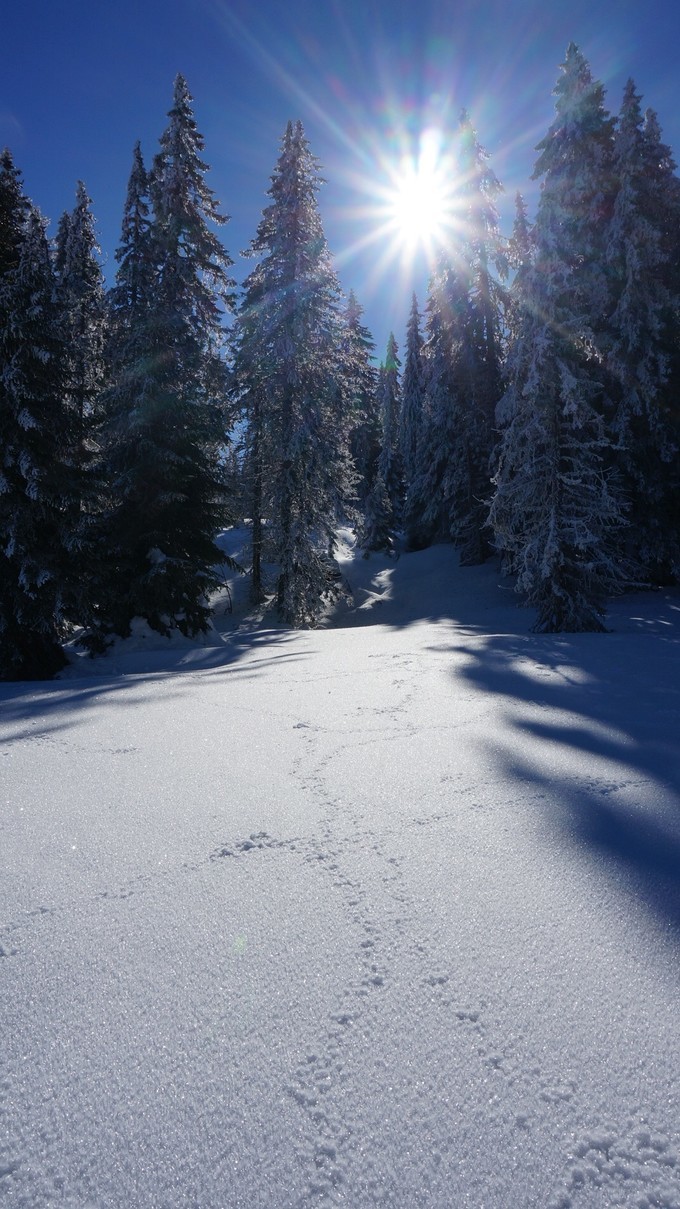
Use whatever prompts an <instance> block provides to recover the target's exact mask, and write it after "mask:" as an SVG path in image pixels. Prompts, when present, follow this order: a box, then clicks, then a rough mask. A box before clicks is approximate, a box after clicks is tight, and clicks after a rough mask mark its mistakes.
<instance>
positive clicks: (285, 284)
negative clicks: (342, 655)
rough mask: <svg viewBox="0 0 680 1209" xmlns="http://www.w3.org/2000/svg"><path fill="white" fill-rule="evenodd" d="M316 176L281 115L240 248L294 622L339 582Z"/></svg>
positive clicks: (335, 458) (339, 331) (332, 351)
mask: <svg viewBox="0 0 680 1209" xmlns="http://www.w3.org/2000/svg"><path fill="white" fill-rule="evenodd" d="M320 184H321V180H320V177H319V170H318V163H317V161H316V159H315V158H314V156H313V155H312V154H311V152H310V149H309V145H308V143H307V140H306V138H305V134H304V130H303V128H302V124H301V123H300V122H296V123H295V124H293V123H292V122H289V123H288V126H287V128H286V131H285V134H284V137H283V141H282V147H281V154H280V156H279V159H278V161H277V163H276V166H275V169H274V173H273V176H272V181H271V186H270V189H269V196H270V198H271V204H270V205H269V206H268V207H267V208H266V209H265V211H264V212H263V216H262V219H261V222H260V225H259V227H258V230H257V234H256V236H255V238H254V240H253V242H252V244H251V246H250V249H249V252H250V254H251V255H252V256H254V257H257V258H258V263H257V265H256V267H255V269H254V270H253V271H252V272H251V274H250V275H249V278H248V282H247V284H246V296H245V299H244V305H243V307H242V308H241V312H240V316H239V323H238V331H237V344H238V342H239V341H240V342H241V352H240V364H241V374H242V380H245V381H246V382H247V389H248V391H249V392H250V394H251V397H252V398H253V400H257V401H258V406H260V405H261V409H262V411H261V420H260V425H261V432H262V435H263V439H265V440H266V443H267V448H268V450H269V451H270V455H269V456H270V457H271V520H272V542H273V547H274V552H275V553H274V556H275V558H276V561H277V562H278V563H279V567H280V572H279V579H278V584H277V604H278V607H279V611H280V613H281V616H282V617H283V619H284V620H285V621H287V622H288V623H289V624H290V625H293V626H304V625H313V624H315V623H316V622H317V621H318V619H319V617H320V614H321V610H322V607H323V602H324V600H325V599H328V598H329V597H332V596H334V595H335V594H336V592H337V582H336V577H335V574H334V569H333V564H332V559H333V554H334V551H335V546H336V526H337V523H338V519H339V517H340V516H341V515H342V512H343V510H344V508H345V506H346V502H347V500H348V498H349V497H350V496H351V494H352V488H353V476H352V472H351V463H350V459H349V454H348V431H347V429H348V412H349V409H348V406H347V401H346V397H344V393H343V384H344V383H345V376H344V368H343V365H342V335H343V323H342V317H341V311H340V288H339V285H338V281H337V278H336V275H335V273H334V271H333V268H332V264H331V258H330V253H329V250H328V246H327V243H326V239H325V237H324V233H323V227H322V223H321V218H320V215H319V211H318V206H317V200H316V199H317V193H318V189H319V186H320ZM238 356H239V354H238V353H237V358H238Z"/></svg>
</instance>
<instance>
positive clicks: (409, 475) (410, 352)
mask: <svg viewBox="0 0 680 1209" xmlns="http://www.w3.org/2000/svg"><path fill="white" fill-rule="evenodd" d="M401 390H402V401H401V417H400V423H399V436H400V448H401V459H402V466H403V470H404V485H405V492H406V494H407V496H408V491H409V489H410V485H411V483H412V481H413V477H414V474H415V469H416V460H417V451H418V440H419V436H420V430H421V425H422V418H423V394H424V380H423V337H422V334H421V331H420V314H419V312H418V300H417V298H416V296H415V294H414V295H413V298H412V300H411V311H410V314H409V318H408V324H407V326H406V355H405V357H404V372H403V375H402V383H401Z"/></svg>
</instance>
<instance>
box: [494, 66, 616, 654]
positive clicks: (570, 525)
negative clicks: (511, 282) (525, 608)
mask: <svg viewBox="0 0 680 1209" xmlns="http://www.w3.org/2000/svg"><path fill="white" fill-rule="evenodd" d="M555 95H556V98H557V99H556V117H555V120H554V122H553V124H552V125H551V127H550V129H549V131H548V134H547V135H546V137H545V138H544V139H543V140H542V142H541V143H539V151H540V156H539V159H538V162H537V165H536V171H535V175H536V176H539V177H542V178H543V181H542V190H541V198H540V202H539V207H538V215H537V219H536V225H535V228H534V236H535V263H534V265H533V266H532V267H531V268H530V269H529V270H528V273H527V276H526V279H525V286H524V287H523V297H522V299H521V303H522V319H521V325H520V331H519V334H518V337H517V339H516V341H515V344H514V346H513V349H512V351H511V354H510V362H509V370H508V382H509V384H508V389H507V392H506V396H505V398H504V400H503V403H502V412H503V415H504V416H505V418H506V420H507V426H506V428H505V431H504V434H503V438H502V442H501V449H500V463H499V469H498V472H497V474H496V478H495V485H496V492H495V496H494V498H493V502H492V506H491V522H492V524H493V528H494V532H495V535H496V541H497V543H498V545H499V546H500V547H501V549H502V550H503V551H504V553H505V555H506V557H507V559H508V562H509V566H510V567H511V569H512V570H514V572H515V573H516V575H517V588H518V590H519V591H521V592H523V593H525V595H526V598H527V601H528V602H529V603H530V604H532V605H535V606H536V608H537V610H538V618H537V622H536V626H535V628H536V629H537V630H539V631H548V632H557V631H561V630H566V631H574V630H601V629H603V628H604V627H603V613H604V607H605V601H606V597H607V595H608V594H609V593H610V592H612V591H613V590H614V589H615V588H616V587H617V586H619V585H620V583H621V581H622V572H621V568H620V565H619V563H618V561H617V557H616V545H615V542H616V538H617V535H618V533H619V532H620V529H621V526H622V525H623V523H624V518H623V515H622V509H621V504H620V501H619V499H618V497H617V495H616V492H615V490H614V489H613V486H612V483H611V480H610V479H609V478H608V476H607V473H606V464H607V461H606V459H607V455H608V452H609V442H608V438H607V433H606V429H605V421H604V414H605V410H606V404H607V399H606V394H605V389H604V385H603V383H604V381H605V378H606V375H605V374H604V367H603V366H602V364H601V359H600V357H599V354H598V346H599V342H600V333H599V332H598V331H597V330H596V329H595V328H594V327H593V320H594V319H595V320H596V319H597V318H598V317H600V316H602V315H603V314H606V301H607V296H608V294H607V278H606V272H605V261H604V241H605V229H606V218H607V199H608V197H609V191H610V185H611V141H612V123H611V120H610V119H609V117H608V115H607V114H606V112H605V109H604V103H603V96H604V93H603V89H602V86H601V85H600V84H598V83H596V82H594V81H593V79H592V77H591V74H590V70H589V68H588V65H587V63H586V62H585V60H584V58H583V56H582V55H581V53H580V52H579V51H578V49H577V48H576V47H575V46H574V45H573V44H572V45H570V46H569V48H568V50H567V55H566V60H565V63H564V64H563V68H562V75H561V77H560V79H559V80H558V83H557V86H556V89H555Z"/></svg>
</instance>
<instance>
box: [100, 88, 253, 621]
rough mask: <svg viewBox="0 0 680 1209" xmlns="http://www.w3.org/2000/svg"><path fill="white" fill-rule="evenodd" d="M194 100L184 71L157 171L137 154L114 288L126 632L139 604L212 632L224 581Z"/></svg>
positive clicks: (150, 615) (217, 308)
mask: <svg viewBox="0 0 680 1209" xmlns="http://www.w3.org/2000/svg"><path fill="white" fill-rule="evenodd" d="M191 99H192V98H191V96H190V94H189V90H188V88H187V85H186V82H185V80H184V79H183V77H182V76H177V79H176V80H175V87H174V96H173V106H172V109H171V110H170V112H169V115H168V116H169V119H170V120H169V124H168V126H167V128H166V130H165V132H164V134H163V135H162V137H161V140H160V151H159V153H158V155H157V156H156V157H155V159H154V163H153V168H152V171H151V173H150V176H149V179H148V182H147V179H146V175H145V173H144V170H143V164H142V161H141V155H140V154H139V151H138V150H137V151H136V152H135V158H134V162H133V169H132V176H131V179H130V185H129V189H128V195H127V201H126V208H125V215H124V221H123V240H122V244H121V248H120V250H119V253H118V260H119V271H118V276H117V279H116V287H115V289H114V292H113V298H112V324H113V332H114V337H113V348H112V353H111V364H112V378H111V383H110V386H109V390H108V393H107V411H108V415H109V420H108V428H109V437H110V451H109V454H108V460H109V464H110V466H111V468H112V471H113V473H114V475H115V495H116V498H115V501H114V506H113V509H112V515H111V517H110V522H109V531H110V534H111V540H112V545H113V549H114V550H115V552H116V559H117V566H116V567H115V568H114V572H115V578H114V582H113V585H110V587H111V586H113V587H114V588H115V591H113V592H112V591H111V590H110V591H109V593H108V599H109V602H110V601H111V600H112V599H114V598H115V608H114V609H113V610H112V609H111V608H110V607H109V619H108V621H109V624H111V625H113V628H114V629H115V630H116V632H118V633H121V634H126V633H128V632H129V624H130V621H131V619H132V618H133V617H134V616H141V617H144V618H145V619H146V620H147V621H148V622H149V624H150V625H151V626H152V627H153V628H154V629H157V630H158V631H159V632H160V633H168V632H169V631H170V630H171V629H172V628H178V629H180V630H181V631H182V632H183V633H186V634H195V633H198V632H202V631H205V630H206V629H207V627H208V623H209V618H210V607H209V603H208V599H207V598H208V595H209V593H210V592H211V591H213V590H215V589H217V588H218V587H219V586H220V584H221V579H220V576H219V574H218V572H217V570H216V568H217V566H218V565H219V564H221V563H222V564H223V563H224V562H225V561H227V560H226V556H225V555H224V554H223V552H222V551H221V550H220V549H219V547H218V546H217V545H216V544H215V540H214V538H215V534H216V532H217V530H218V529H219V528H220V526H221V525H222V524H224V522H225V520H226V518H227V515H228V510H227V492H226V482H225V474H224V468H223V459H222V449H223V441H224V434H225V429H226V426H227V409H226V388H227V383H226V371H225V363H224V360H223V357H222V355H221V353H222V350H223V348H224V343H225V337H224V332H223V328H222V314H223V310H224V308H227V309H230V308H231V307H232V305H233V294H232V286H233V282H232V280H231V278H230V277H229V274H228V269H229V266H230V264H231V261H230V259H229V257H228V255H227V253H226V252H225V250H224V248H223V247H222V245H221V243H220V242H219V240H218V238H217V236H216V235H215V234H214V233H213V231H212V230H211V226H210V225H209V224H217V225H221V224H222V223H224V222H226V219H225V218H224V217H223V216H222V215H221V214H220V212H219V210H218V203H217V201H216V199H215V197H214V194H213V192H212V190H210V189H209V188H208V186H207V184H206V182H205V174H206V172H207V171H208V166H207V164H206V163H204V161H203V159H202V158H201V153H202V151H203V146H204V144H203V138H202V136H201V135H200V133H199V132H198V130H197V127H196V122H195V119H194V115H193V111H192V108H191ZM147 189H148V196H147ZM149 198H150V200H151V205H152V218H151V221H150V222H149V218H148V204H149Z"/></svg>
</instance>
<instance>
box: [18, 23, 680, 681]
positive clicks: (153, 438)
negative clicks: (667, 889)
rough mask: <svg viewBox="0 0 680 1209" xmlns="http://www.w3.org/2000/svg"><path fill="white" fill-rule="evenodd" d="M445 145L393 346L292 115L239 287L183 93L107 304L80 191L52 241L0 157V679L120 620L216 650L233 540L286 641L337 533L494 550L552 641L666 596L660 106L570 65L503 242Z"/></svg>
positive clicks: (311, 618)
mask: <svg viewBox="0 0 680 1209" xmlns="http://www.w3.org/2000/svg"><path fill="white" fill-rule="evenodd" d="M450 137H451V141H452V143H453V144H455V148H456V157H457V164H458V171H457V175H456V181H457V184H456V191H457V207H458V223H457V227H456V232H455V237H452V238H451V240H450V241H449V242H448V244H447V245H446V246H442V247H440V248H439V250H438V252H437V257H436V262H435V263H434V264H433V267H432V273H431V277H430V282H429V287H428V291H427V297H425V298H423V299H420V300H419V299H417V298H416V297H415V296H414V297H413V301H412V306H411V310H410V315H409V319H408V324H407V328H406V331H405V332H404V333H403V334H401V333H397V334H396V336H395V335H394V334H392V335H390V337H389V340H388V342H387V347H386V348H385V349H384V350H383V349H379V350H376V348H375V345H374V341H373V338H372V335H371V333H370V332H369V330H368V329H367V327H366V325H365V324H364V322H363V311H362V306H361V300H360V299H357V297H356V296H355V294H354V293H353V292H350V293H349V295H348V296H346V297H345V296H344V295H343V292H342V289H341V286H340V282H339V279H338V276H337V273H336V270H335V268H334V264H333V258H332V254H331V251H330V249H329V247H328V245H327V242H326V238H325V235H324V230H323V224H322V219H321V213H320V209H319V204H318V197H319V191H320V188H321V184H322V180H321V166H320V165H319V163H318V162H317V160H316V158H315V156H314V154H313V151H312V149H311V148H310V146H309V143H308V141H307V138H306V136H305V132H304V130H303V127H302V124H301V123H300V122H299V121H297V122H296V121H290V122H288V124H287V126H286V127H285V130H284V132H283V137H282V140H281V144H280V148H279V152H278V158H276V160H275V163H274V167H273V171H272V175H271V179H270V184H269V189H268V199H269V200H268V204H267V206H266V208H265V209H264V211H263V212H262V214H261V216H260V217H259V221H258V220H257V217H256V216H254V222H253V230H254V234H253V237H252V241H251V243H250V246H249V248H248V249H247V253H246V254H247V257H248V270H247V273H246V275H245V278H244V280H243V284H242V285H241V286H240V287H238V288H237V286H236V284H235V280H234V277H233V276H232V273H233V271H234V261H233V258H232V256H230V255H229V253H228V251H227V250H226V247H225V244H224V242H223V240H222V238H221V228H223V227H225V225H226V223H227V218H226V216H225V214H224V213H223V211H222V208H221V203H220V202H219V201H218V199H217V198H216V197H215V196H214V194H213V192H212V190H211V189H210V186H209V184H208V171H209V170H208V164H207V163H206V161H205V160H204V158H203V155H204V140H203V137H202V135H201V134H200V132H199V129H198V125H197V121H196V118H195V116H194V110H193V98H192V96H191V94H190V92H189V88H188V85H187V82H186V81H185V80H184V78H183V77H182V76H181V75H180V76H178V77H177V79H176V80H175V84H174V94H173V99H172V107H171V109H170V111H169V115H168V123H167V126H166V129H165V130H164V132H163V133H162V135H161V137H160V141H159V145H158V150H157V152H156V154H155V155H154V156H153V158H152V159H151V160H150V161H145V159H144V158H143V155H142V150H141V148H140V146H139V144H138V145H137V146H136V147H135V148H134V151H133V155H132V169H131V173H130V177H129V183H128V187H127V195H126V199H125V205H124V211H123V215H122V226H121V236H120V244H119V247H118V249H117V251H116V254H115V255H116V265H117V269H116V273H115V280H113V281H112V283H111V284H110V287H109V288H107V286H106V283H105V280H104V276H103V271H102V268H101V260H100V254H99V249H98V246H97V237H96V230H95V216H94V214H93V212H92V203H91V201H90V198H89V196H88V193H87V189H86V187H85V185H84V184H83V183H82V182H79V183H78V185H77V190H76V195H75V197H76V200H75V206H74V208H73V210H72V211H71V212H67V213H65V214H64V215H63V216H62V218H61V220H60V221H59V223H58V226H57V229H56V232H55V235H54V238H53V239H49V238H48V235H47V230H46V222H45V220H44V219H43V217H42V216H41V213H40V211H39V209H38V208H37V206H36V205H35V204H34V202H33V201H32V200H31V199H30V198H29V197H28V196H27V195H26V193H25V191H24V186H23V180H22V175H21V171H20V168H19V166H18V165H17V164H16V163H15V160H14V158H13V155H12V152H11V151H10V150H9V149H6V150H5V151H4V152H3V153H2V156H1V158H0V679H6V680H7V679H9V680H11V679H36V678H41V679H42V678H48V677H51V676H52V675H54V674H56V673H57V672H58V671H59V670H60V669H61V668H62V667H63V666H64V664H65V661H66V657H65V654H64V650H63V644H64V642H65V641H66V640H67V639H70V638H73V636H74V635H78V636H79V641H80V642H81V643H82V644H83V645H84V646H85V647H86V648H87V649H88V650H90V651H91V652H92V653H94V654H97V653H102V652H103V651H105V650H106V649H107V646H108V645H109V644H110V643H111V641H112V640H113V638H114V637H115V636H116V635H119V636H123V637H125V636H126V635H128V634H129V633H130V627H131V623H132V621H133V619H134V618H138V617H141V618H143V619H145V620H146V621H147V623H148V624H149V625H150V626H151V627H152V628H153V629H155V630H157V631H159V632H160V633H161V634H169V633H170V632H171V631H172V630H173V629H179V630H180V631H181V632H182V633H184V634H187V635H195V634H199V633H201V632H204V631H205V630H206V629H207V627H208V625H209V622H210V600H211V594H214V593H215V592H216V591H217V590H218V589H219V587H220V585H221V583H222V581H223V573H224V569H225V567H224V564H225V561H226V562H228V561H229V560H228V557H227V555H226V554H225V553H224V552H223V551H222V550H221V549H220V547H219V546H218V544H217V543H216V540H215V539H216V535H217V533H218V532H219V531H220V530H221V529H223V528H224V527H226V526H228V525H231V524H235V523H236V522H240V521H242V520H243V519H244V518H247V521H248V524H249V526H250V531H251V534H252V540H251V547H250V557H249V561H248V565H246V566H244V567H242V568H240V569H241V570H242V571H243V572H244V574H248V575H249V576H250V591H251V594H252V599H253V601H254V602H262V601H265V600H268V601H270V605H271V608H272V609H274V608H275V609H277V610H278V614H279V616H280V618H281V619H282V620H283V622H284V623H285V624H287V625H289V626H291V627H295V628H299V627H313V626H314V625H316V624H317V623H318V621H319V619H320V617H321V614H322V610H323V608H324V607H325V605H326V603H327V602H328V601H329V600H330V599H332V598H333V597H334V596H335V595H337V593H338V592H339V591H340V590H341V584H340V582H339V578H340V577H339V575H338V572H337V567H336V564H335V561H334V553H335V549H336V540H337V539H336V533H337V530H338V526H339V525H340V524H344V525H347V524H349V525H351V526H352V527H353V529H354V530H355V532H356V535H357V541H358V542H359V543H360V546H361V548H362V549H363V550H364V551H365V553H366V555H367V556H369V555H370V553H371V552H373V551H380V552H383V553H393V554H394V555H395V557H396V556H397V554H398V552H399V551H400V550H403V549H406V550H409V549H410V550H417V549H423V548H425V547H427V546H429V545H431V544H433V543H442V542H445V543H450V544H451V547H452V550H451V558H452V559H453V558H454V556H456V557H459V558H460V562H461V565H462V566H472V565H476V564H479V563H482V562H484V561H486V560H487V559H491V558H496V559H498V561H499V567H500V569H502V571H503V573H504V574H507V575H509V576H511V577H512V580H513V582H514V584H515V587H516V590H517V593H518V595H519V597H520V598H521V599H523V600H525V601H526V602H527V603H528V604H530V605H532V606H533V608H535V610H536V611H537V612H536V616H537V620H536V623H535V628H536V629H537V630H538V631H540V632H545V633H557V632H563V631H568V632H574V631H584V630H586V631H588V630H589V631H599V630H603V629H604V614H605V608H606V603H607V601H608V599H609V598H610V597H611V596H612V595H613V594H614V593H617V592H620V591H623V590H626V589H627V588H632V587H636V588H640V587H649V588H654V587H655V586H659V585H662V584H669V583H673V582H677V580H678V577H679V576H680V179H679V177H678V175H677V174H676V165H675V163H674V160H673V157H672V154H671V151H670V148H669V147H668V146H667V145H666V144H665V143H664V141H663V134H662V129H661V126H660V124H659V120H658V118H657V115H656V114H655V113H654V112H653V111H651V110H649V109H645V108H644V104H643V100H642V98H641V97H640V95H639V94H638V92H637V90H636V87H635V84H634V83H633V81H629V82H628V84H627V86H626V88H625V91H624V95H623V98H622V101H621V106H620V109H619V111H618V113H617V114H616V115H613V114H612V113H611V112H610V111H609V110H608V108H607V107H606V103H605V91H604V88H603V86H602V84H601V83H599V82H598V81H597V80H596V79H594V78H593V75H592V74H591V70H590V67H589V65H588V63H587V62H586V60H585V59H584V57H583V55H582V54H581V52H580V51H579V49H578V48H577V47H576V46H575V45H574V44H571V45H570V46H569V47H568V49H567V52H566V56H565V60H564V63H563V64H562V67H561V69H560V74H559V77H558V80H557V83H556V85H555V89H554V118H553V121H552V123H551V125H550V127H549V129H548V130H547V131H546V133H545V135H544V137H543V138H542V139H541V140H540V142H539V143H538V146H537V158H536V162H535V170H534V179H535V180H536V182H537V184H538V185H539V186H540V194H539V200H538V204H537V208H536V213H535V215H533V216H532V215H531V214H530V213H529V211H528V206H527V204H526V203H525V200H524V198H523V197H522V195H521V194H518V195H517V198H516V217H515V221H514V226H513V228H512V231H511V232H506V233H502V232H501V230H500V225H499V217H498V211H497V199H498V195H499V191H500V189H501V183H500V182H499V181H498V179H497V178H496V176H495V174H494V171H493V168H492V166H491V163H490V160H489V156H488V155H487V153H486V151H485V150H484V148H483V146H482V144H481V143H480V141H479V140H478V133H477V131H476V129H475V126H474V121H473V117H472V116H471V115H470V114H468V113H467V112H466V111H463V113H462V114H461V116H460V119H459V123H458V127H457V129H455V130H452V131H451V132H450ZM273 151H274V154H275V149H273ZM263 184H264V182H263ZM226 202H227V205H228V199H226ZM455 552H457V553H455ZM265 565H266V566H267V567H271V566H275V567H276V578H275V581H273V582H272V580H271V576H269V577H268V576H267V575H265V574H264V571H263V568H264V567H265Z"/></svg>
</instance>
